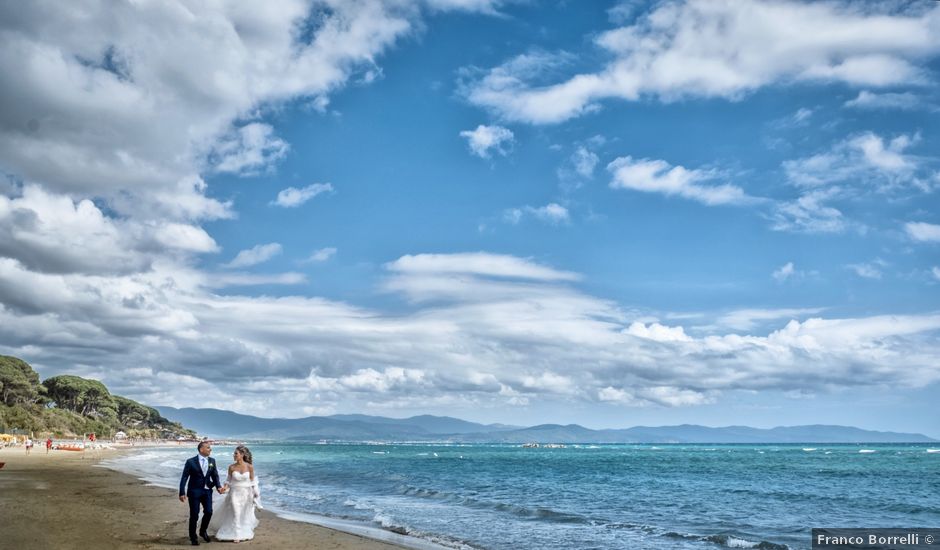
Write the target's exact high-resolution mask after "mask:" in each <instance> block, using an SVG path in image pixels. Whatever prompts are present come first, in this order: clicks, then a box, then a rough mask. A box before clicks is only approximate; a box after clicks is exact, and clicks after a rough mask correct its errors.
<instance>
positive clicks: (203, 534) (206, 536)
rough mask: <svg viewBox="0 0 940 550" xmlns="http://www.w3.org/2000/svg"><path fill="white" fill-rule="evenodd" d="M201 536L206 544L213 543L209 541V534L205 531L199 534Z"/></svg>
mask: <svg viewBox="0 0 940 550" xmlns="http://www.w3.org/2000/svg"><path fill="white" fill-rule="evenodd" d="M199 536H200V537H202V540H204V541H206V542H212V541H211V540H209V533H206V532H205V531H203V532H202V533H199Z"/></svg>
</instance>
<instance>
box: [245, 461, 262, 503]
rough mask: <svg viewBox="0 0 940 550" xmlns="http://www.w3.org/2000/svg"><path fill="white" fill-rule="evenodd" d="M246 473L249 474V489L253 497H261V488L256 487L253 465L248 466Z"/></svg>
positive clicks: (256, 479)
mask: <svg viewBox="0 0 940 550" xmlns="http://www.w3.org/2000/svg"><path fill="white" fill-rule="evenodd" d="M248 473H249V474H251V488H252V490H253V493H254V497H255V498H258V497H260V496H261V488H260V487H258V478H256V477H255V466H254V464H249V465H248Z"/></svg>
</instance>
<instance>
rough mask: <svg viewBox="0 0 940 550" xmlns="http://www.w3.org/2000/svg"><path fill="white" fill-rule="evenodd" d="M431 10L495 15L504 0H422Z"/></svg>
mask: <svg viewBox="0 0 940 550" xmlns="http://www.w3.org/2000/svg"><path fill="white" fill-rule="evenodd" d="M424 1H425V2H426V3H427V5H428V6H429V7H430V8H431V9H433V10H441V11H451V10H453V11H465V12H478V13H487V14H491V15H492V14H497V13H499V12H498V11H497V10H498V8H499V7H500V6H502V5H503V4H505V3H506V1H505V0H424Z"/></svg>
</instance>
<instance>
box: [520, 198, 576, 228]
mask: <svg viewBox="0 0 940 550" xmlns="http://www.w3.org/2000/svg"><path fill="white" fill-rule="evenodd" d="M527 216H531V217H534V218H536V219H538V220H541V221H543V222H546V223H549V224H552V225H558V224H563V223H568V222H569V221H571V216H570V214H569V213H568V209H567V208H565V207H564V206H562V205H560V204H558V203H555V202H552V203H549V204H546V205H545V206H538V207H535V206H528V205H526V206H523V207H522V208H510V209H508V210H506V211H505V212H503V219H504V220H506V221H507V222H509V223H511V224H518V223H520V222H521V221H522V220H523V219H524V218H525V217H527Z"/></svg>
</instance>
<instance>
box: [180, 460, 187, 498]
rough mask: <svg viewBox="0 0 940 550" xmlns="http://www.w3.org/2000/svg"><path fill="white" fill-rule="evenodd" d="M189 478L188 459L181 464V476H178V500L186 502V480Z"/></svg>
mask: <svg viewBox="0 0 940 550" xmlns="http://www.w3.org/2000/svg"><path fill="white" fill-rule="evenodd" d="M187 479H189V461H188V460H187V461H186V464H183V477H181V478H180V502H186V480H187Z"/></svg>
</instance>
